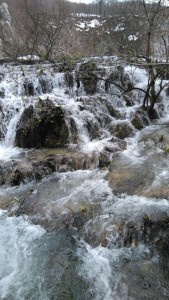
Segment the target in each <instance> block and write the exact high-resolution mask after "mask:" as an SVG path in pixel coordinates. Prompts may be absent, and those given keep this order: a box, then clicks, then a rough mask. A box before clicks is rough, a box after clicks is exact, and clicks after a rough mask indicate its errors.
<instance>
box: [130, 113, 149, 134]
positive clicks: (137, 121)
mask: <svg viewBox="0 0 169 300" xmlns="http://www.w3.org/2000/svg"><path fill="white" fill-rule="evenodd" d="M131 124H132V125H133V126H134V127H135V128H136V129H138V130H140V129H142V128H144V127H145V126H148V125H149V124H150V121H149V117H148V115H147V113H146V112H145V111H143V110H141V109H139V110H137V111H136V112H135V113H134V115H133V117H132V119H131Z"/></svg>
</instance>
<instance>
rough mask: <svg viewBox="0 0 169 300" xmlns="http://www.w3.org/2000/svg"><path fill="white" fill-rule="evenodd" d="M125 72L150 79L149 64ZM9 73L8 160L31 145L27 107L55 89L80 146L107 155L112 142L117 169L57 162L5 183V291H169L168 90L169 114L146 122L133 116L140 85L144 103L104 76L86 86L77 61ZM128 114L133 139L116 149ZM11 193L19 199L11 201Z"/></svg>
mask: <svg viewBox="0 0 169 300" xmlns="http://www.w3.org/2000/svg"><path fill="white" fill-rule="evenodd" d="M97 66H98V68H100V69H104V73H103V74H106V75H104V76H105V78H108V77H109V76H110V75H111V72H112V66H111V64H110V62H109V63H108V62H106V59H105V62H104V63H101V62H97ZM79 68H80V65H77V70H79ZM113 70H114V69H113ZM125 72H126V73H125V74H127V75H126V77H125V78H127V79H126V80H127V82H128V80H129V79H130V80H131V78H132V80H134V82H135V83H136V84H138V86H140V87H143V86H144V84H145V83H146V80H147V76H146V72H145V71H143V70H142V71H140V70H139V69H137V68H133V67H130V66H126V67H125ZM66 74H67V73H66ZM0 75H1V76H0V78H1V79H0V80H1V81H0V95H1V99H0V115H1V126H0V161H1V162H8V161H10V160H12V161H13V160H16V161H17V160H18V161H21V160H22V153H24V155H25V153H26V154H27V152H28V149H22V148H18V147H15V132H16V129H17V124H18V121H19V119H20V118H21V115H22V113H23V111H24V110H25V108H27V107H29V106H30V105H33V106H34V107H35V109H36V103H38V101H45V100H46V99H50V100H51V101H52V103H54V105H55V106H60V107H61V108H62V110H63V111H64V113H65V119H66V124H67V126H68V127H69V129H70V132H69V133H71V120H72V119H73V120H74V122H75V125H76V128H77V136H78V138H77V143H75V142H70V145H69V147H70V149H71V151H75V150H74V149H76V151H83V152H85V153H97V154H98V155H100V153H104V151H105V149H107V148H108V149H109V151H108V150H106V151H107V152H106V153H108V152H109V154H110V159H111V161H112V163H111V164H110V167H109V171H110V172H108V169H107V168H103V169H100V170H99V169H97V168H96V169H93V170H78V171H72V172H63V173H57V172H56V173H54V174H52V175H50V176H47V177H46V178H43V180H41V181H39V182H36V181H31V182H28V183H27V184H21V185H20V186H14V187H9V186H8V187H6V186H2V187H1V188H0V207H1V208H2V209H1V210H0V265H1V268H0V299H2V300H7V299H8V300H26V299H29V300H37V299H39V300H52V299H54V300H55V299H56V300H90V299H91V300H145V299H146V300H159V299H161V300H167V299H169V280H168V272H169V271H168V270H169V269H168V266H169V258H168V254H167V251H168V237H169V236H168V235H169V233H168V231H167V230H168V221H167V220H168V218H169V202H168V194H167V193H168V189H167V186H168V179H169V172H168V167H169V164H168V154H167V153H165V151H164V150H163V148H164V147H167V143H168V142H169V134H168V129H167V125H166V124H167V122H168V104H167V97H166V95H165V91H164V92H163V95H162V104H163V111H161V119H159V120H158V121H157V122H156V123H155V122H154V124H151V125H149V126H147V127H145V128H143V129H142V130H141V131H138V130H136V128H135V127H134V126H133V125H132V124H131V122H130V121H131V116H132V115H133V114H134V113H135V111H136V110H137V109H138V107H139V105H140V103H141V99H142V95H141V94H140V93H136V92H133V94H132V95H130V98H131V100H132V101H134V104H132V105H130V106H127V105H126V102H125V101H124V99H123V97H122V95H121V94H120V91H119V89H117V88H115V87H113V85H111V84H110V85H109V86H108V85H107V86H106V84H105V82H106V81H105V80H104V81H101V80H100V81H98V82H97V90H96V92H95V93H94V95H86V92H85V88H84V85H83V83H82V82H80V86H79V83H78V84H77V78H76V72H75V71H73V72H72V73H71V76H72V78H73V79H69V84H67V82H66V80H67V79H65V73H64V72H58V69H57V67H56V66H54V65H37V66H36V65H26V64H25V65H13V64H11V65H2V66H1V67H0ZM67 76H68V75H67ZM106 76H107V77H106ZM71 80H73V83H72V84H70V82H71ZM125 84H126V83H125ZM105 89H106V90H105ZM124 122H125V124H127V126H128V127H129V129H130V130H131V132H132V135H131V136H130V135H129V136H128V137H126V138H125V139H124V141H123V142H124V143H126V144H127V147H126V149H125V150H124V149H123V150H124V151H122V152H119V149H118V150H116V151H112V152H111V151H110V149H111V147H115V146H114V142H112V141H111V140H112V136H113V134H114V126H116V125H117V124H122V123H124ZM147 122H150V120H148V121H147ZM70 141H71V138H70ZM31 151H33V150H31ZM166 152H167V151H166ZM111 172H112V173H111ZM111 176H112V177H111ZM107 179H108V180H109V181H108V180H107ZM121 181H123V184H122V185H121ZM161 190H163V191H161ZM127 193H128V194H127ZM160 193H161V194H160ZM161 195H162V196H161ZM166 195H167V196H166ZM165 196H166V197H165ZM4 199H5V201H6V202H8V201H10V203H11V204H10V206H9V209H8V211H7V210H3V208H4V207H5V205H4ZM20 199H22V202H21V205H18V201H20ZM24 209H26V216H25V215H23V213H24ZM13 212H15V214H13ZM44 228H45V229H44Z"/></svg>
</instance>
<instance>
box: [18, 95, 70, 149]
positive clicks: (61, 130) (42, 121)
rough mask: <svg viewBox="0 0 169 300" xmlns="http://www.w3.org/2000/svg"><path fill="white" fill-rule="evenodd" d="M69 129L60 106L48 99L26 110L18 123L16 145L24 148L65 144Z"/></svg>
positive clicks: (67, 140) (67, 141) (67, 139)
mask: <svg viewBox="0 0 169 300" xmlns="http://www.w3.org/2000/svg"><path fill="white" fill-rule="evenodd" d="M68 143H69V130H68V127H67V124H66V122H65V118H64V112H63V110H62V109H61V107H60V106H55V105H54V104H53V102H52V101H50V100H49V99H46V100H44V101H42V100H41V99H39V101H38V102H37V103H36V104H35V106H34V107H33V106H32V105H30V106H29V107H28V108H26V109H25V110H24V112H23V113H22V115H21V118H20V120H19V123H18V124H17V128H16V137H15V145H16V146H17V147H22V148H41V147H48V148H50V147H56V146H59V145H62V146H65V145H67V144H68Z"/></svg>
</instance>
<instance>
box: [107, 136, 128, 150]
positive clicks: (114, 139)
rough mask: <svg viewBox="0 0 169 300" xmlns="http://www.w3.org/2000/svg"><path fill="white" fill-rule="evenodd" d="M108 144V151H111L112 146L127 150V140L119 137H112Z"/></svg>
mask: <svg viewBox="0 0 169 300" xmlns="http://www.w3.org/2000/svg"><path fill="white" fill-rule="evenodd" d="M109 143H111V145H109ZM109 143H108V145H107V146H106V149H107V150H108V151H111V147H113V148H114V147H116V148H117V149H119V150H125V149H126V147H127V142H126V141H123V140H121V139H119V138H117V137H112V138H111V140H109Z"/></svg>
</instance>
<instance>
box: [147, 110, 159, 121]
mask: <svg viewBox="0 0 169 300" xmlns="http://www.w3.org/2000/svg"><path fill="white" fill-rule="evenodd" d="M148 116H149V118H150V119H151V120H155V119H159V114H158V111H157V110H156V109H155V108H154V109H152V110H149V111H148Z"/></svg>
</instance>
